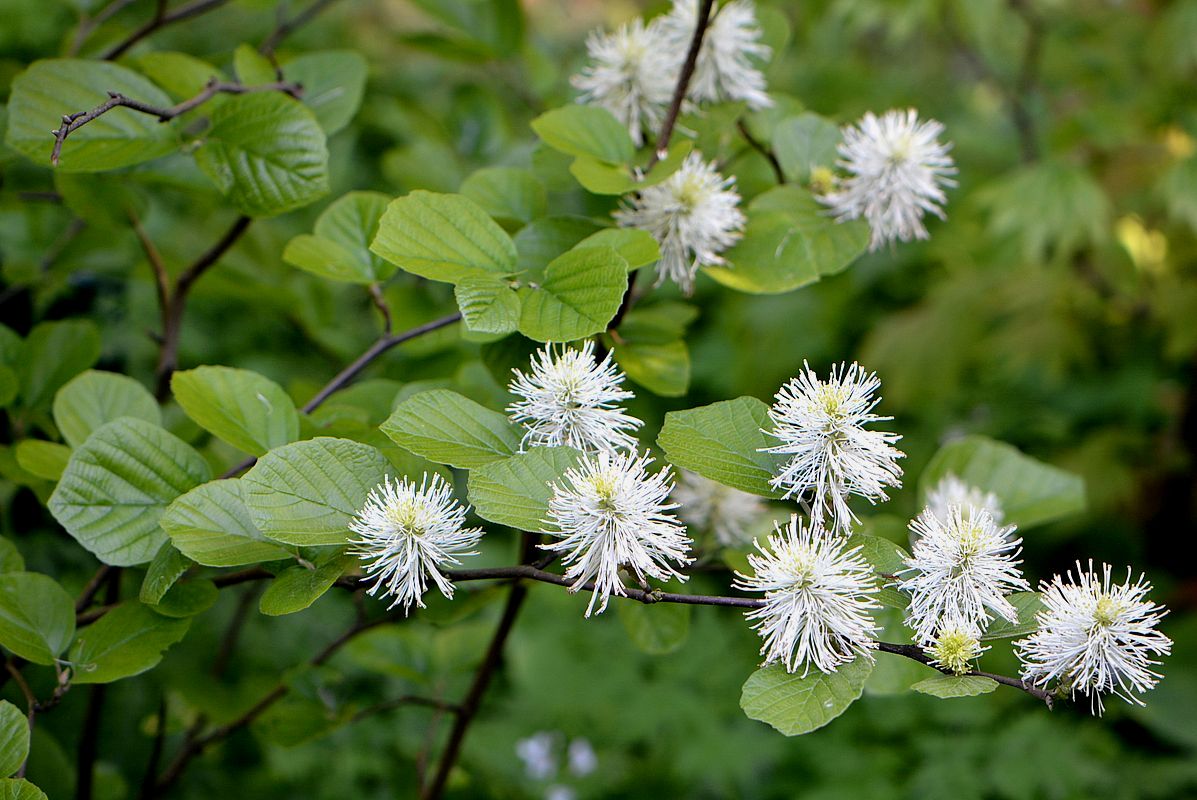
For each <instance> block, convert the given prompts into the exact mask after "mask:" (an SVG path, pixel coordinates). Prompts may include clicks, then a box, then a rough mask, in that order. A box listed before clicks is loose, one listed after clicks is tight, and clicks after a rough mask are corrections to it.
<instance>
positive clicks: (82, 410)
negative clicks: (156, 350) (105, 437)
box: [54, 370, 162, 447]
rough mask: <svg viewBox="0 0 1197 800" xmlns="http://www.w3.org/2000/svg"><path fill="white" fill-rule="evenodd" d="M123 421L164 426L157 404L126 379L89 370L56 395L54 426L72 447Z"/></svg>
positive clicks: (137, 385)
mask: <svg viewBox="0 0 1197 800" xmlns="http://www.w3.org/2000/svg"><path fill="white" fill-rule="evenodd" d="M120 417H136V418H137V419H143V420H145V421H146V422H149V423H152V424H154V425H161V424H162V412H161V411H160V410H159V408H158V401H156V400H155V399H154V396H153V395H152V394H150V392H149V390H148V389H146V388H145V387H144V386H142V385H141V384H140V383H138V382H137V381H135V380H133V379H132V378H130V377H129V376H127V375H120V374H118V373H115V372H97V371H95V370H88V371H87V372H83V373H81V374H79V375H76V376H75V377H74V378H72V379H71V380H70V381H69V382H67V384H66V385H65V386H63V387H62V388H61V389H59V390H58V393H57V394H56V395H54V424H55V425H57V426H58V430H59V431H60V432H61V433H62V438H64V439H66V441H67V444H69V445H70V446H71V447H78V446H79V445H81V444H83V442H84V440H86V439H87V437H88V436H90V435H91V432H92V431H94V430H95V429H96V428H98V427H100V426H101V425H103V424H104V423H106V422H112V421H113V420H114V419H118V418H120Z"/></svg>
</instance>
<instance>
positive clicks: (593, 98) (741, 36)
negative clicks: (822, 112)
mask: <svg viewBox="0 0 1197 800" xmlns="http://www.w3.org/2000/svg"><path fill="white" fill-rule="evenodd" d="M698 9H699V3H698V0H674V2H673V7H672V8H671V10H670V11H669V13H668V14H665V15H664V16H661V17H657V18H656V19H653V20H651V21H649V22H647V23H646V22H644V21H643V20H642V19H639V18H637V19H635V20H633V21H632V22H631V23H629V24H626V25H623V26H621V27H620V28H618V29H617V30H616V31H614V32H613V33H602V32H600V31H594V32H592V33H591V34H590V36H589V37H588V38H587V40H586V50H587V54H588V55H589V56H590V62H589V63H588V64H587V65H586V66H585V67H583V69H582V71H581V72H580V73H579V74H577V75H575V76H574V77H573V78H572V79H571V83H572V84H573V85H574V88H576V89H578V90H579V91H580V94H579V96H578V102H580V103H586V104H590V105H595V106H599V107H601V108H605V109H607V110H608V111H610V112H611V113H612V114H613V115H614V116H615V118H616V119H618V120H619V121H620V122H622V123H623V124H624V125H626V126H627V128H628V133H630V134H631V137H632V141H633V142H635V144H636V145H637V146H640V145H642V144H644V142H645V137H646V136H652V135H654V134H655V133H656V129H657V127H658V126H659V125H660V124H661V122H662V120H663V119H664V118H665V113H666V109H667V108H668V107H669V104H670V103H671V102H672V100H673V93H674V90H675V87H676V84H677V81H678V76H679V74H680V72H681V69H682V64H683V62H684V61H685V58H686V53H687V52H688V50H689V47H690V40H691V38H692V37H693V35H694V29H695V27H696V26H697V23H698ZM712 13H713V14H714V17H713V19H711V21H710V23H709V26H708V28H707V31H706V33H705V35H704V37H703V43H702V47H701V49H700V50H699V52H698V60H697V61H696V62H695V66H694V75H693V76H692V77H691V80H690V84H689V86H688V87H687V93H686V98H685V99H686V100H687V101H689V102H690V103H692V104H698V103H703V102H718V101H724V100H743V101H744V102H745V103H746V104H747V105H748V106H749V108H753V109H758V108H765V107H767V106H770V105H772V101H771V100H770V99H769V96H768V94H766V92H765V88H766V85H765V76H764V75H763V74H762V73H761V71H760V69H758V68H757V66H755V64H754V60H756V61H764V60H766V59H767V58H768V57H769V54H770V53H769V48H768V47H766V46H765V45H763V44H761V42H760V39H761V30H760V26H759V25H758V23H757V19H756V8H755V6H754V5H753V4H752V3H751V2H750V0H733V2H731V3H728V4H726V5H724V6H722V7H719V6H718V5H716V6H715V7H714V8H713V9H712Z"/></svg>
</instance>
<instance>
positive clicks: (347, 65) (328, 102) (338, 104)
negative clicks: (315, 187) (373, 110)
mask: <svg viewBox="0 0 1197 800" xmlns="http://www.w3.org/2000/svg"><path fill="white" fill-rule="evenodd" d="M282 69H283V77H284V78H285V79H287V80H289V81H295V82H297V83H298V84H299V85H300V86H302V87H303V94H302V95H301V96H300V98H299V99H300V100H302V101H303V104H304V105H305V106H307V107H308V108H309V109H311V111H312V113H313V114H315V115H316V121H317V122H319V123H320V127H321V128H323V129H324V132H325V133H326V134H328V135H329V136H332V135H333V134H334V133H336V132H337V131H339V130H341V129H342V128H344V127H345V126H346V125H348V124H349V123H350V122H351V121H352V120H353V116H354V115H355V114H356V113H357V110H358V107H359V106H361V104H362V94H363V93H364V92H365V89H366V74H367V71H368V70H367V65H366V59H365V58H363V57H362V55H361V54H360V53H358V52H357V51H356V50H322V51H320V52H318V53H306V54H304V55H301V56H299V57H298V58H296V59H294V60H292V61H288V62H286V63H285V64H283V67H282ZM273 80H274V77H273V76H271V77H270V78H269V79H267V80H266V81H263V83H269V82H270V81H273Z"/></svg>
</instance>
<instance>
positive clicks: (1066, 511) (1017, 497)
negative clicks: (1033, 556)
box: [919, 436, 1085, 528]
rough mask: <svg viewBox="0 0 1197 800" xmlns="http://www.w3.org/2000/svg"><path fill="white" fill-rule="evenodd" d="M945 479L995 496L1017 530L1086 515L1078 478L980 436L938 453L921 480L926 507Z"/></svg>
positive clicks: (921, 493) (950, 446) (1081, 483)
mask: <svg viewBox="0 0 1197 800" xmlns="http://www.w3.org/2000/svg"><path fill="white" fill-rule="evenodd" d="M947 475H955V476H956V477H957V478H960V479H961V480H962V481H964V482H965V483H967V484H969V485H970V486H975V487H977V488H978V489H981V490H982V491H986V492H993V493H994V494H995V495H997V498H998V500H999V501H1001V507H1002V512H1003V513H1004V514H1005V517H1006V521H1007V522H1009V523H1013V524H1015V525H1017V526H1018V527H1019V528H1029V527H1032V526H1034V525H1042V524H1044V523H1047V522H1052V521H1054V520H1057V519H1060V518H1062V517H1067V516H1071V515H1073V514H1079V513H1080V512H1082V511H1084V510H1085V484H1084V482H1083V481H1082V480H1081V478H1080V476H1078V475H1073V474H1072V473H1070V472H1065V471H1064V470H1062V469H1059V468H1058V467H1053V466H1051V465H1049V464H1044V463H1043V462H1041V461H1037V460H1036V459H1034V458H1031V457H1030V456H1028V455H1024V454H1023V453H1021V452H1019V451H1018V450H1017V449H1016V448H1014V447H1012V446H1011V445H1008V444H1006V443H1004V442H998V441H994V440H993V439H988V438H986V437H984V436H966V437H965V438H963V439H958V440H956V441H954V442H949V443H948V444H945V445H944V446H943V447H941V448H940V449H939V452H938V453H936V454H935V456H934V457H933V458H932V459H931V462H930V463H929V464H928V465H927V468H926V469H925V470H923V474H922V475H920V476H919V494H920V496H921V497H922V498H923V500H924V502H926V497H927V492H929V491H930V490H931V489H933V488H934V487H935V485H936V484H937V483H939V481H940V480H941V479H943V478H944V477H945V476H947Z"/></svg>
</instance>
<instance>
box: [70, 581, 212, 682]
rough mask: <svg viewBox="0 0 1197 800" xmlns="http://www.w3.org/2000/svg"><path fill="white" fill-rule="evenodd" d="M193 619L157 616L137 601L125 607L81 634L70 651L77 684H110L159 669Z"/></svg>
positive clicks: (108, 614) (120, 607)
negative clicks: (159, 664)
mask: <svg viewBox="0 0 1197 800" xmlns="http://www.w3.org/2000/svg"><path fill="white" fill-rule="evenodd" d="M190 624H191V620H190V619H171V618H169V617H164V616H162V615H161V614H156V613H154V612H153V611H151V610H150V609H149V608H148V607H147V606H144V605H142V604H141V603H139V602H137V601H135V600H134V601H129V602H127V603H122V604H121V605H119V606H117V607H116V608H114V609H112V610H111V611H109V612H108V613H106V614H105V615H104V616H102V617H100V619H99V620H98V621H96V623H95V624H93V625H91V626H90V627H88V628H86V629H84V630H83V631H81V632H80V634H79V637H78V639H76V641H75V645H74V646H73V647H72V648H71V661H72V663H73V664H74V668H75V669H74V676H73V678H72V681H73V682H74V683H77V684H78V683H111V682H112V681H117V680H120V679H121V678H128V677H131V676H133V675H139V674H141V673H142V672H145V671H146V670H148V669H152V668H153V667H155V666H157V664H158V662H159V661H161V660H162V654H163V653H164V652H165V651H166V650H167V649H168V648H169V647H170V646H171V645H173V644H175V643H176V642H178V641H179V640H180V639H182V638H183V637H184V636H186V635H187V628H188V627H189V626H190Z"/></svg>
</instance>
